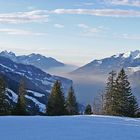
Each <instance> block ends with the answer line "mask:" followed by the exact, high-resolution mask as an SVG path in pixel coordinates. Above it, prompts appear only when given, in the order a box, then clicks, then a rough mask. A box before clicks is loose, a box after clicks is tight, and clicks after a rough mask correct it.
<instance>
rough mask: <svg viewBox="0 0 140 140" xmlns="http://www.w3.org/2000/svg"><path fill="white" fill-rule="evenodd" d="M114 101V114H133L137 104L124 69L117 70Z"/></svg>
mask: <svg viewBox="0 0 140 140" xmlns="http://www.w3.org/2000/svg"><path fill="white" fill-rule="evenodd" d="M115 102H116V106H115V107H114V110H115V112H116V115H119V116H128V117H133V116H135V113H136V110H137V109H138V104H137V101H136V98H135V97H134V95H132V92H131V86H130V83H129V81H128V77H127V75H126V74H125V71H124V69H122V70H121V71H120V72H119V74H118V77H117V79H116V89H115Z"/></svg>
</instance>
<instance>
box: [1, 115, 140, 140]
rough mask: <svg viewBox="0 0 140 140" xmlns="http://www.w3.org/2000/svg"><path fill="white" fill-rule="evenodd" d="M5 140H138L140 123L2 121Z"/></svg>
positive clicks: (51, 119)
mask: <svg viewBox="0 0 140 140" xmlns="http://www.w3.org/2000/svg"><path fill="white" fill-rule="evenodd" d="M0 130H1V133H0V138H1V139H2V140H139V139H140V119H131V118H121V117H110V116H69V117H68V116H65V117H46V116H44V117H39V116H37V117H10V116H9V117H0Z"/></svg>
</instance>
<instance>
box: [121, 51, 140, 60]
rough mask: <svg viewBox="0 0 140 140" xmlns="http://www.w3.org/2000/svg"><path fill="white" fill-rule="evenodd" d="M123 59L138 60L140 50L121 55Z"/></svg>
mask: <svg viewBox="0 0 140 140" xmlns="http://www.w3.org/2000/svg"><path fill="white" fill-rule="evenodd" d="M123 57H124V58H130V57H131V58H132V59H138V58H140V50H135V51H130V52H127V53H124V54H123Z"/></svg>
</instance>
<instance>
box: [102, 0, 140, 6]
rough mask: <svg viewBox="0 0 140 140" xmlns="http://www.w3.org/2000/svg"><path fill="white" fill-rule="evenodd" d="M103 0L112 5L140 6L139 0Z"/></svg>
mask: <svg viewBox="0 0 140 140" xmlns="http://www.w3.org/2000/svg"><path fill="white" fill-rule="evenodd" d="M104 2H105V3H109V4H112V5H122V6H136V7H140V0H104Z"/></svg>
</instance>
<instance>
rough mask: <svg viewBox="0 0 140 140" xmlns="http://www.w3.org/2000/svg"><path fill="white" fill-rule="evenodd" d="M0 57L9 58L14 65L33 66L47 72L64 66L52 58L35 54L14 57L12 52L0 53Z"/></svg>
mask: <svg viewBox="0 0 140 140" xmlns="http://www.w3.org/2000/svg"><path fill="white" fill-rule="evenodd" d="M0 56H3V57H6V58H9V59H11V60H12V61H14V62H16V63H22V64H26V65H33V66H35V67H38V68H40V69H42V70H45V71H47V70H48V69H52V68H57V67H64V66H65V64H64V63H62V62H60V61H58V60H56V59H54V58H52V57H46V56H43V55H41V54H35V53H32V54H30V55H20V56H16V54H15V53H13V52H8V51H2V52H1V53H0Z"/></svg>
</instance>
